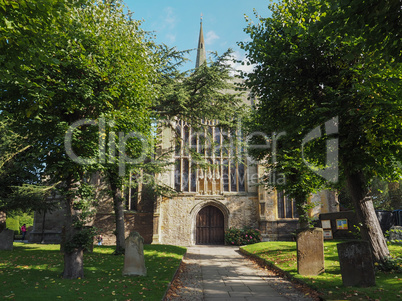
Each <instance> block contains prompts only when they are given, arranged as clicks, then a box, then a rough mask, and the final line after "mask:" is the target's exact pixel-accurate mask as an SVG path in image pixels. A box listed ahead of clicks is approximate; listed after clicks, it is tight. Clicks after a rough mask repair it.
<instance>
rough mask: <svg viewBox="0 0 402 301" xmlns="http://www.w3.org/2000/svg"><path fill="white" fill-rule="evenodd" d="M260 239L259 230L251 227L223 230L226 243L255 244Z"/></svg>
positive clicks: (236, 244)
mask: <svg viewBox="0 0 402 301" xmlns="http://www.w3.org/2000/svg"><path fill="white" fill-rule="evenodd" d="M260 241H261V232H260V230H258V229H252V228H243V229H237V228H230V229H228V230H226V231H225V243H226V244H227V245H234V246H242V245H249V244H255V243H257V242H260Z"/></svg>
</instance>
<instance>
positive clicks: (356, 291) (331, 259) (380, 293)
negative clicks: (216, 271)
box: [241, 241, 402, 301]
mask: <svg viewBox="0 0 402 301" xmlns="http://www.w3.org/2000/svg"><path fill="white" fill-rule="evenodd" d="M338 243H339V241H325V243H324V256H325V273H322V274H320V275H318V276H301V275H299V274H297V258H296V256H297V255H296V243H295V242H282V241H281V242H279V241H272V242H262V243H257V244H253V245H248V246H243V247H241V249H242V250H243V251H245V253H247V254H249V255H252V256H254V257H258V258H261V259H264V260H265V261H266V262H268V263H270V264H273V265H275V266H276V267H278V268H280V269H281V270H283V271H285V272H287V273H288V274H290V275H291V276H292V277H294V278H296V279H299V280H302V281H303V282H304V283H306V284H308V285H309V286H310V287H312V288H313V289H315V290H317V291H318V292H320V294H321V296H322V298H323V299H324V300H386V301H388V300H402V273H395V272H393V273H384V272H380V271H376V286H374V287H368V288H360V287H344V286H343V285H342V277H341V272H340V267H339V261H338V252H337V248H336V245H337V244H338ZM388 247H389V250H390V252H391V255H392V256H394V257H402V246H401V245H390V246H388Z"/></svg>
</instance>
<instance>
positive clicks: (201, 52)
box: [195, 14, 207, 68]
mask: <svg viewBox="0 0 402 301" xmlns="http://www.w3.org/2000/svg"><path fill="white" fill-rule="evenodd" d="M206 60H207V54H206V51H205V43H204V33H203V31H202V14H201V20H200V36H199V38H198V48H197V60H196V62H195V68H198V67H199V66H201V65H202V64H203V63H204V62H205V61H206Z"/></svg>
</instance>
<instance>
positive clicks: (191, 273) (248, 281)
mask: <svg viewBox="0 0 402 301" xmlns="http://www.w3.org/2000/svg"><path fill="white" fill-rule="evenodd" d="M183 263H184V265H183V266H182V267H181V271H179V276H178V277H177V279H176V281H175V282H174V283H173V286H172V289H171V290H170V291H169V292H168V295H167V298H166V300H169V301H170V300H171V301H173V300H174V301H176V300H188V301H190V300H191V301H198V300H206V301H208V300H211V301H213V300H216V301H220V300H222V301H223V300H231V301H237V300H253V301H259V300H264V301H266V300H270V301H287V300H303V301H304V300H306V301H307V300H309V301H311V300H313V299H311V298H308V297H306V296H304V294H303V293H301V292H299V291H297V290H296V289H295V288H294V287H293V286H292V283H291V282H289V281H287V280H285V279H283V278H281V277H278V276H276V275H274V274H273V273H272V272H269V271H267V270H264V269H261V268H259V267H258V266H257V265H256V264H254V263H253V262H252V261H250V260H248V259H247V258H245V257H244V256H243V255H241V254H240V253H239V252H238V247H231V246H195V247H189V248H188V250H187V254H186V256H185V258H184V259H183Z"/></svg>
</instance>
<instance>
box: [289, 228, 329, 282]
mask: <svg viewBox="0 0 402 301" xmlns="http://www.w3.org/2000/svg"><path fill="white" fill-rule="evenodd" d="M296 246H297V272H298V273H299V274H300V275H318V274H320V273H322V272H324V271H325V267H324V237H323V230H322V229H321V228H311V229H305V230H300V231H299V232H298V233H297V235H296Z"/></svg>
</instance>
